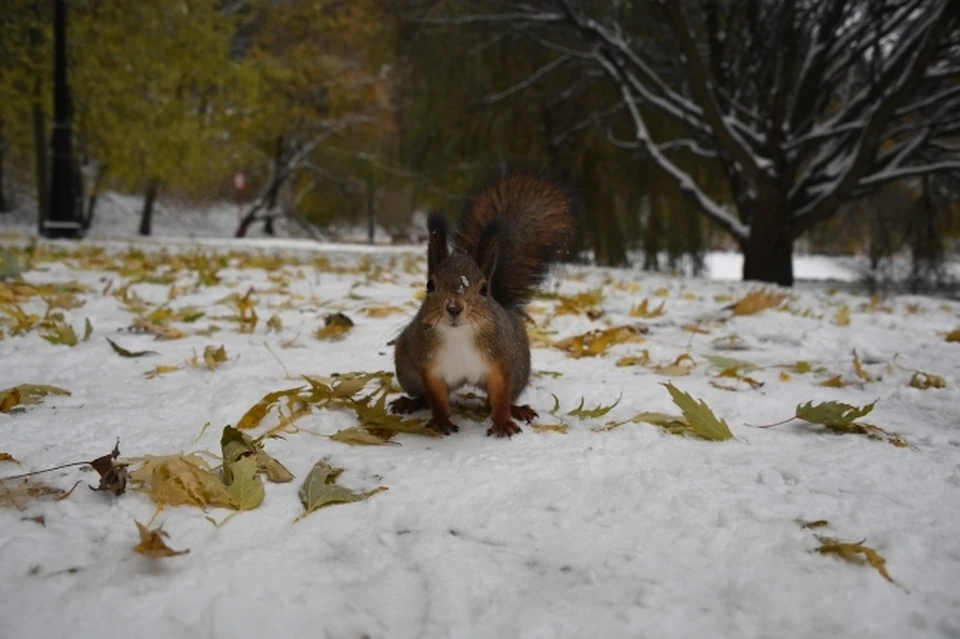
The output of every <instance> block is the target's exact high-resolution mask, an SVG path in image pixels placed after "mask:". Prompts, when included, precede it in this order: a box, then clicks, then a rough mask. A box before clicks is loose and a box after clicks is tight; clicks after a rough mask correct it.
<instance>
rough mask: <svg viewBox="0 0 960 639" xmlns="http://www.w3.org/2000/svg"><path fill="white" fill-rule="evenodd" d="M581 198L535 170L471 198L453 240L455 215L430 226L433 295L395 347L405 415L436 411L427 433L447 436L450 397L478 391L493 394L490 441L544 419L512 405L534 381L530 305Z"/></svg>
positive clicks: (514, 173)
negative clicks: (467, 389) (450, 223)
mask: <svg viewBox="0 0 960 639" xmlns="http://www.w3.org/2000/svg"><path fill="white" fill-rule="evenodd" d="M575 227H576V215H575V212H574V204H573V200H572V198H571V197H570V195H569V194H568V192H567V190H566V189H565V188H564V187H563V186H562V185H561V183H560V182H559V181H556V180H554V179H553V178H549V177H547V176H545V175H543V174H541V173H539V172H534V171H529V170H516V169H513V170H503V171H501V172H499V174H498V175H496V176H495V177H494V178H493V179H492V180H491V181H490V182H488V183H487V185H486V186H485V187H482V188H481V189H480V190H479V191H478V192H477V194H476V195H475V196H474V197H473V198H472V200H471V201H469V202H468V203H467V205H466V207H465V209H464V212H463V214H462V216H461V217H460V219H459V221H458V223H457V225H456V228H455V229H454V233H453V250H452V251H451V250H450V247H449V246H448V243H447V218H446V217H445V215H444V214H443V213H441V212H439V211H434V212H431V213H430V215H429V216H428V219H427V230H428V231H429V239H428V246H427V282H426V297H425V298H424V300H423V303H422V305H421V306H420V309H419V311H418V312H417V314H416V316H415V317H414V318H413V320H412V321H411V322H410V323H409V324H408V325H407V326H406V327H405V328H404V329H403V331H402V332H401V334H400V336H399V337H398V338H397V340H396V342H395V353H394V363H395V366H396V373H397V380H398V381H399V383H400V386H401V387H402V388H403V390H404V391H405V392H406V394H407V396H401V397H400V398H399V399H396V400H394V401H392V402H391V403H390V408H391V410H393V411H394V412H397V413H412V412H415V411H418V410H422V409H424V408H429V409H430V412H431V417H430V420H429V422H428V423H427V427H428V428H431V429H433V430H435V431H437V432H439V433H441V434H444V435H448V434H450V433H452V432H456V431H458V430H459V427H458V426H457V425H455V424H454V423H453V422H451V421H450V406H449V394H450V393H451V392H452V391H454V390H456V389H458V388H460V387H461V386H464V385H465V384H472V385H474V386H477V387H479V388H480V389H482V390H484V391H485V392H486V394H487V404H488V407H489V408H490V410H491V420H492V422H493V425H492V426H491V427H490V429H489V430H487V435H496V436H497V437H511V436H513V435H515V434H517V433H520V432H522V431H521V429H520V427H519V426H518V425H517V424H516V422H514V419H517V420H521V421H525V422H527V423H530V422H531V421H532V420H533V418H535V417H537V413H536V411H534V410H533V409H532V408H530V406H529V405H523V406H518V405H515V404H514V403H513V402H514V401H516V399H517V398H518V397H519V395H520V393H521V392H523V390H524V388H526V386H527V383H528V382H529V380H530V343H529V341H528V339H527V332H526V326H525V319H526V318H527V315H526V313H525V312H524V308H525V306H526V304H527V303H528V302H529V300H530V298H531V297H532V295H533V289H534V288H535V287H536V286H537V285H539V284H540V283H542V281H543V280H544V278H545V277H546V275H547V272H548V270H549V267H550V265H551V264H552V263H554V262H557V261H559V260H560V259H562V258H563V257H564V256H565V254H566V252H567V251H568V250H569V248H570V245H571V243H572V240H573V237H574V232H575Z"/></svg>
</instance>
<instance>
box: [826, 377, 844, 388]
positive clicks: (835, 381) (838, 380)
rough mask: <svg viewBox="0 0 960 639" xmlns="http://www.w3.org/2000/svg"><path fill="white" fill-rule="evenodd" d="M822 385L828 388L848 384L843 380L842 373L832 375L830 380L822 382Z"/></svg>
mask: <svg viewBox="0 0 960 639" xmlns="http://www.w3.org/2000/svg"><path fill="white" fill-rule="evenodd" d="M820 385H821V386H825V387H827V388H842V387H843V386H845V385H846V384H845V383H844V381H843V376H842V375H836V376H834V377H831V378H830V379H828V380H825V381H822V382H820Z"/></svg>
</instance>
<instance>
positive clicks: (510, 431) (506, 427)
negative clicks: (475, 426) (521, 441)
mask: <svg viewBox="0 0 960 639" xmlns="http://www.w3.org/2000/svg"><path fill="white" fill-rule="evenodd" d="M522 432H523V431H522V430H521V429H520V427H519V426H517V425H516V423H514V421H513V420H512V419H508V420H507V421H504V422H493V426H491V427H490V428H489V429H488V430H487V435H496V436H497V437H513V436H514V435H516V434H518V433H522Z"/></svg>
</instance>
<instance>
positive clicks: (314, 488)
mask: <svg viewBox="0 0 960 639" xmlns="http://www.w3.org/2000/svg"><path fill="white" fill-rule="evenodd" d="M342 472H343V469H342V468H334V467H333V466H330V465H329V464H327V463H326V462H324V461H323V460H321V461H318V462H317V463H316V464H314V466H313V469H312V470H311V471H310V473H309V474H308V475H307V478H306V480H305V481H304V482H303V486H302V487H301V488H300V501H301V502H303V508H304V511H303V513H302V514H301V515H300V516H299V517H298V518H297V519H298V520H299V519H302V518H303V517H306V516H307V515H309V514H310V513H312V512H313V511H315V510H317V509H319V508H323V507H324V506H330V505H332V504H348V503H351V502H355V501H361V500H364V499H367V498H368V497H370V496H372V495H375V494H377V493H379V492H382V491H384V490H386V489H387V488H386V486H380V487H378V488H374V489H373V490H369V491H366V492H355V491H352V490H350V489H348V488H345V487H343V486H340V485H338V484H336V483H335V482H336V480H337V477H338V476H339V475H340V473H342Z"/></svg>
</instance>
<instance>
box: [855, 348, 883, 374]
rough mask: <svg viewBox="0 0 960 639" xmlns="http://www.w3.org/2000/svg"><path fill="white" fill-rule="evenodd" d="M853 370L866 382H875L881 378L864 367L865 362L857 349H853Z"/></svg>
mask: <svg viewBox="0 0 960 639" xmlns="http://www.w3.org/2000/svg"><path fill="white" fill-rule="evenodd" d="M853 371H854V372H855V373H856V374H857V377H859V378H860V379H862V380H863V381H865V382H875V381H878V380H879V378H877V377H874V376H873V375H871V374H870V373H869V372H868V371H867V369H865V368H864V367H863V362H861V361H860V357H859V356H858V355H857V351H856V349H854V351H853Z"/></svg>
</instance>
